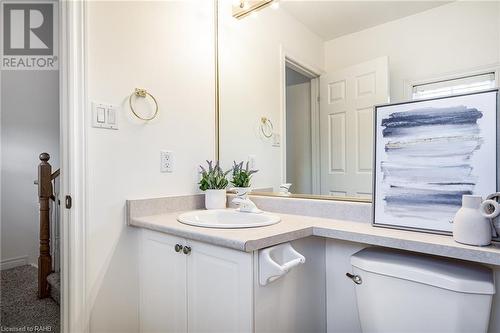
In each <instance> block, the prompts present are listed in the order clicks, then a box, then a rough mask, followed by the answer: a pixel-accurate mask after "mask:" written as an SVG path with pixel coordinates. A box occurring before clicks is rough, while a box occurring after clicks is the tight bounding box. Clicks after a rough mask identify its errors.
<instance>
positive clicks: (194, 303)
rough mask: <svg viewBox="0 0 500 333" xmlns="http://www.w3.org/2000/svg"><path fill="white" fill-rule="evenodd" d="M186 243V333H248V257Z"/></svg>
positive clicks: (250, 304) (250, 278) (250, 321)
mask: <svg viewBox="0 0 500 333" xmlns="http://www.w3.org/2000/svg"><path fill="white" fill-rule="evenodd" d="M188 243H189V244H188V245H189V246H191V253H190V254H189V255H188V260H187V272H188V286H187V290H188V332H191V333H200V332H204V333H208V332H213V333H225V332H231V333H232V332H252V330H253V311H252V310H253V297H252V283H253V276H252V255H251V254H250V253H245V252H241V251H235V250H230V249H227V248H223V247H218V246H212V245H208V244H203V243H199V242H194V241H188Z"/></svg>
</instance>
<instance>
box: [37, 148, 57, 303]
mask: <svg viewBox="0 0 500 333" xmlns="http://www.w3.org/2000/svg"><path fill="white" fill-rule="evenodd" d="M49 159H50V155H49V154H47V153H41V154H40V164H39V165H38V181H36V182H35V184H38V201H39V203H40V254H39V256H38V298H46V297H49V296H50V286H49V284H48V282H47V276H49V274H50V273H52V256H51V255H50V200H51V199H52V200H56V198H55V197H54V191H53V186H52V182H53V180H54V179H55V178H57V177H58V176H59V172H60V171H59V169H58V170H56V171H55V172H54V173H52V166H51V165H50V164H49Z"/></svg>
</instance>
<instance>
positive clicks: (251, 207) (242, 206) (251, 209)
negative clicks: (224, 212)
mask: <svg viewBox="0 0 500 333" xmlns="http://www.w3.org/2000/svg"><path fill="white" fill-rule="evenodd" d="M231 202H232V203H234V204H235V205H237V206H239V208H238V210H239V211H240V212H244V213H262V210H260V209H259V208H257V206H256V205H255V203H254V202H253V201H252V200H250V199H249V198H245V199H242V198H239V197H236V198H234V199H233V200H232V201H231Z"/></svg>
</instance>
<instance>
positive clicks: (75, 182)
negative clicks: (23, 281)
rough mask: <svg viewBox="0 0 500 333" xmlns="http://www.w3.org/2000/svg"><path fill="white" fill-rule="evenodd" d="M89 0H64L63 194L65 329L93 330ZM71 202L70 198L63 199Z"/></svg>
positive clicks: (61, 9) (61, 8)
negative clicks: (88, 251)
mask: <svg viewBox="0 0 500 333" xmlns="http://www.w3.org/2000/svg"><path fill="white" fill-rule="evenodd" d="M85 12H86V2H85V1H64V0H59V18H60V25H59V27H60V37H59V42H60V44H59V45H60V55H59V60H60V63H59V64H60V67H59V79H60V81H59V93H60V156H61V191H60V193H61V195H62V196H63V197H64V198H63V199H65V198H66V196H67V195H69V196H71V198H72V207H71V209H67V208H66V207H65V205H61V208H60V209H61V236H62V237H61V238H62V242H61V248H62V251H61V252H62V276H61V277H62V279H61V287H62V288H61V290H62V299H61V301H62V302H61V328H62V331H63V332H87V331H88V322H89V320H88V319H89V311H88V309H87V302H86V298H87V297H86V263H85V262H86V258H85V253H86V237H85V233H86V220H87V219H86V218H87V216H88V214H87V211H86V209H87V204H86V203H87V199H86V195H87V194H86V184H85V182H86V176H85V173H86V171H85V170H86V126H85V124H86V117H85V100H86V83H85V62H86V54H85V52H86V43H85ZM63 201H65V200H63Z"/></svg>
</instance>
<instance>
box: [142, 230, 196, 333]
mask: <svg viewBox="0 0 500 333" xmlns="http://www.w3.org/2000/svg"><path fill="white" fill-rule="evenodd" d="M184 243H185V241H184V240H183V239H182V238H177V237H172V236H168V235H165V234H160V233H156V232H153V231H149V230H144V232H143V238H142V253H141V266H140V267H141V272H140V319H139V320H140V329H141V332H144V333H150V332H162V333H163V332H171V333H183V332H186V330H187V316H186V297H187V294H186V258H187V256H186V255H185V254H183V253H182V251H181V252H179V253H178V252H175V249H174V248H175V245H176V244H181V245H183V244H184Z"/></svg>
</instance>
